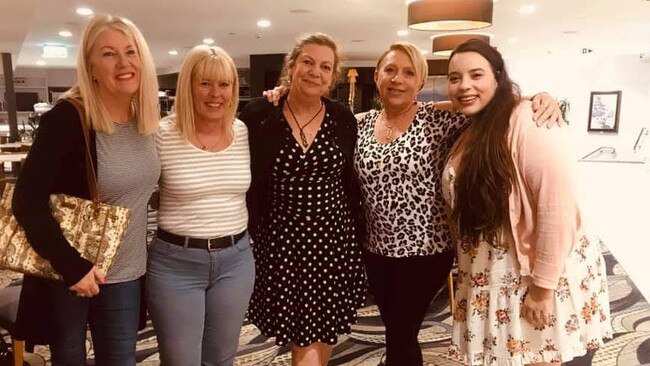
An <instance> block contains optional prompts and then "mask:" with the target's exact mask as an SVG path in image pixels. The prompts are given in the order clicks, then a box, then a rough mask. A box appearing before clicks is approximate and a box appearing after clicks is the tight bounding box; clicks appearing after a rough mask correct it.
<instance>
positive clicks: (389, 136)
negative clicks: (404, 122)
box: [380, 101, 417, 143]
mask: <svg viewBox="0 0 650 366" xmlns="http://www.w3.org/2000/svg"><path fill="white" fill-rule="evenodd" d="M414 105H417V102H416V101H414V102H413V104H412V105H411V106H410V107H409V108H408V109H407V110H405V111H404V112H402V113H400V114H398V115H397V116H395V117H393V120H397V119H398V118H400V117H402V116H403V115H405V114H406V113H408V112H409V111H410V110H411V108H413V106H414ZM381 112H382V113H381V114H382V115H383V116H380V117H384V118H383V119H381V124H382V125H383V126H384V134H383V136H382V137H383V139H384V143H389V142H393V133H394V132H395V126H393V125H391V124H390V123H388V115H387V114H386V110H385V109H384V110H382V111H381Z"/></svg>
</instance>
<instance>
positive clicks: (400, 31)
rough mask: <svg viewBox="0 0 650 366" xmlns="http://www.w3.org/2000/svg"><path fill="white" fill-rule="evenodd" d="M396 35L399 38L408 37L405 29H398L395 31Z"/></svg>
mask: <svg viewBox="0 0 650 366" xmlns="http://www.w3.org/2000/svg"><path fill="white" fill-rule="evenodd" d="M397 35H398V36H400V37H406V36H408V35H409V31H407V30H406V29H400V30H398V31H397Z"/></svg>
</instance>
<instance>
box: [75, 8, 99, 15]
mask: <svg viewBox="0 0 650 366" xmlns="http://www.w3.org/2000/svg"><path fill="white" fill-rule="evenodd" d="M94 13H95V12H94V11H93V9H91V8H77V14H79V15H84V16H86V15H93V14H94Z"/></svg>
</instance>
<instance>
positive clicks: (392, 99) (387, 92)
mask: <svg viewBox="0 0 650 366" xmlns="http://www.w3.org/2000/svg"><path fill="white" fill-rule="evenodd" d="M375 83H376V84H377V89H378V90H379V97H380V98H381V101H382V103H383V104H384V107H385V108H386V109H390V108H394V109H402V108H405V107H408V106H410V105H411V104H412V103H413V101H414V100H415V96H416V94H417V92H418V90H419V89H420V86H421V85H420V84H421V77H420V75H418V73H417V70H416V69H415V66H414V65H413V62H412V61H411V59H410V58H409V56H408V55H407V54H406V53H404V52H402V51H400V50H392V51H390V52H388V53H387V54H386V56H385V57H384V59H383V60H382V61H381V63H380V64H379V67H378V68H377V70H375Z"/></svg>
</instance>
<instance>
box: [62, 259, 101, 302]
mask: <svg viewBox="0 0 650 366" xmlns="http://www.w3.org/2000/svg"><path fill="white" fill-rule="evenodd" d="M105 283H106V275H105V274H104V273H103V272H102V270H101V269H99V268H98V267H97V266H93V268H91V269H90V271H88V273H86V275H85V276H83V278H82V279H80V280H79V282H77V283H75V284H74V285H72V286H70V287H69V290H70V291H72V292H74V293H75V295H77V296H79V297H93V296H95V295H97V294H98V293H99V285H103V284H105Z"/></svg>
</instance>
